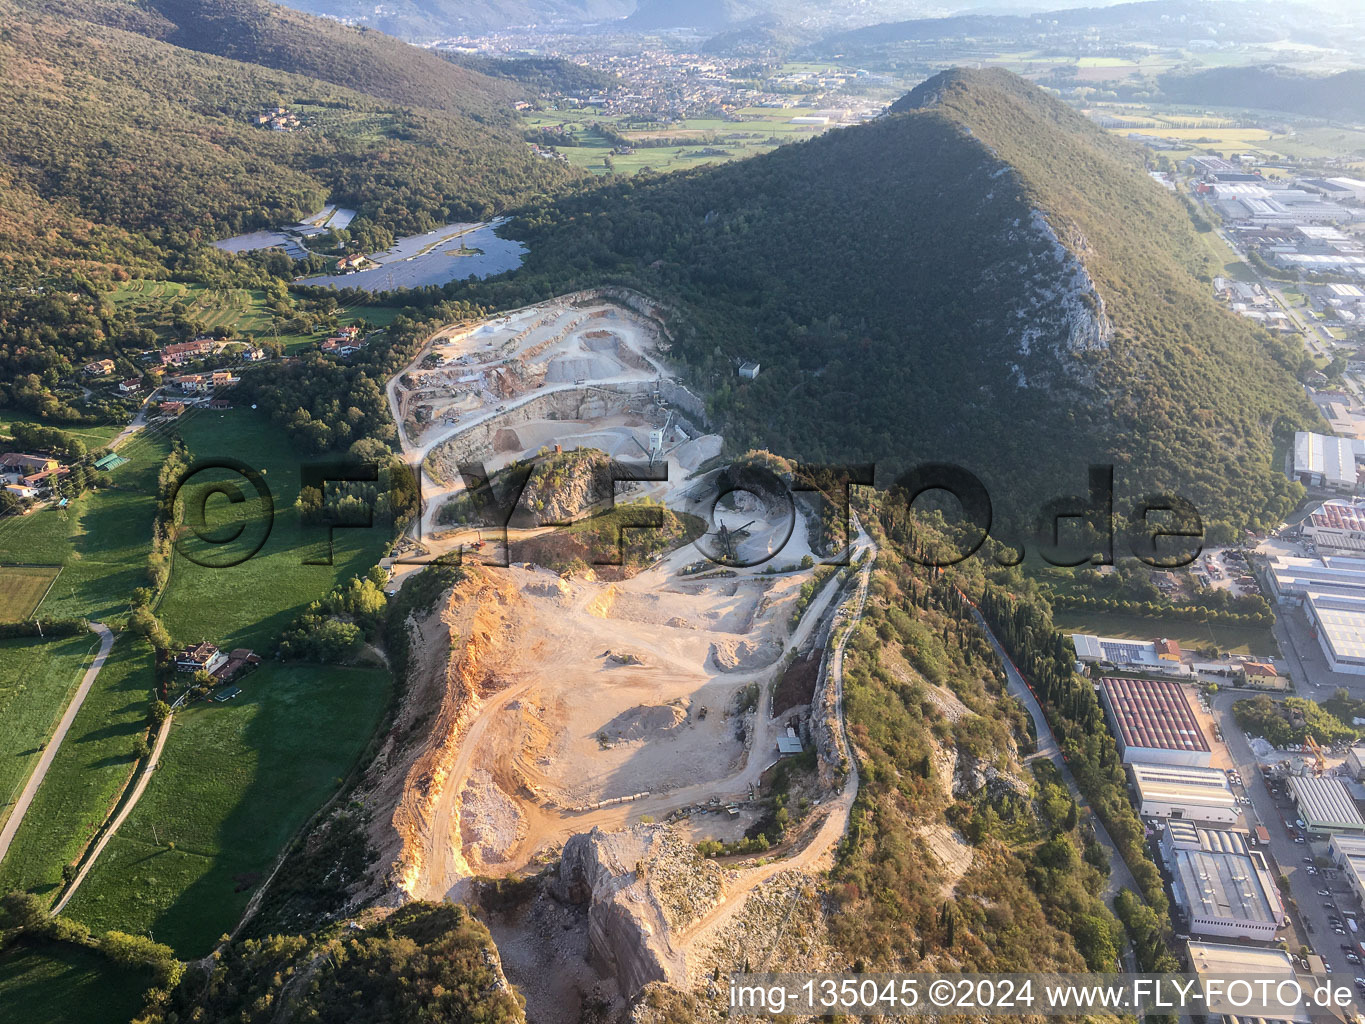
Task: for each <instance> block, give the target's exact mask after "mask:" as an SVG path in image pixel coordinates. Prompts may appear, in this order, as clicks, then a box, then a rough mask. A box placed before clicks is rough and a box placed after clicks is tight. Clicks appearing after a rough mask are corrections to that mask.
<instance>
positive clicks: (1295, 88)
mask: <svg viewBox="0 0 1365 1024" xmlns="http://www.w3.org/2000/svg"><path fill="white" fill-rule="evenodd" d="M1159 84H1160V86H1161V92H1162V94H1163V95H1164V96H1165V97H1166V98H1167V99H1168V100H1170V101H1171V102H1173V103H1190V104H1195V105H1207V106H1211V107H1248V108H1251V109H1255V110H1283V111H1285V112H1286V113H1291V114H1306V115H1309V116H1316V117H1329V118H1342V119H1344V120H1356V121H1358V120H1361V119H1365V70H1354V71H1342V72H1339V73H1337V74H1335V75H1306V74H1303V73H1302V72H1298V71H1293V70H1291V69H1289V68H1282V67H1273V66H1264V67H1252V68H1210V69H1209V70H1207V71H1199V72H1196V73H1194V74H1188V75H1179V74H1169V75H1163V76H1162V77H1161V79H1160V80H1159Z"/></svg>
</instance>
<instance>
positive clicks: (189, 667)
mask: <svg viewBox="0 0 1365 1024" xmlns="http://www.w3.org/2000/svg"><path fill="white" fill-rule="evenodd" d="M227 661H228V656H227V655H226V654H224V653H223V652H222V651H220V650H219V649H218V648H217V647H215V646H214V645H213V644H211V643H209V642H208V641H207V640H201V641H200V642H199V643H197V644H191V645H190V646H188V647H186V648H184V649H183V650H182V651H180V653H178V654H177V655H176V656H175V670H176V671H177V672H208V673H213V672H216V671H217V670H218V669H220V668H221V667H222V666H224V665H226V664H227Z"/></svg>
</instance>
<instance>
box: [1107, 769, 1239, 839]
mask: <svg viewBox="0 0 1365 1024" xmlns="http://www.w3.org/2000/svg"><path fill="white" fill-rule="evenodd" d="M1128 770H1129V771H1130V772H1132V774H1133V785H1134V787H1135V788H1136V789H1137V796H1138V799H1137V804H1138V812H1139V813H1140V814H1141V815H1142V816H1143V817H1145V818H1165V819H1175V820H1177V821H1178V820H1181V819H1184V820H1187V821H1197V822H1204V823H1207V824H1211V825H1235V824H1236V823H1237V817H1238V814H1237V798H1236V797H1235V796H1234V795H1233V793H1232V787H1231V786H1230V785H1229V784H1228V777H1227V774H1226V773H1225V772H1223V771H1221V770H1220V769H1218V768H1200V767H1196V766H1193V765H1175V764H1143V763H1142V762H1140V761H1135V762H1132V763H1130V764H1129V765H1128Z"/></svg>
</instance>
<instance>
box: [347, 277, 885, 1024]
mask: <svg viewBox="0 0 1365 1024" xmlns="http://www.w3.org/2000/svg"><path fill="white" fill-rule="evenodd" d="M647 309H649V307H648V305H647V303H646V302H645V301H644V300H642V299H640V298H639V297H636V296H627V297H625V298H622V297H619V296H618V297H615V298H612V297H604V296H602V295H597V294H592V295H580V296H577V297H566V298H561V299H557V300H554V301H553V302H550V303H544V304H541V305H539V306H535V307H531V308H529V309H527V310H521V311H518V312H515V313H513V314H511V315H510V316H504V317H500V318H497V319H496V320H492V321H487V322H484V323H482V324H476V325H472V326H471V325H468V324H465V325H461V326H460V327H459V328H458V329H457V330H456V329H450V330H447V331H443V332H440V333H438V335H437V336H436V337H435V338H434V339H433V340H432V342H431V343H430V344H429V345H428V346H427V347H426V348H425V349H424V350H423V352H422V353H420V354H419V356H418V358H417V360H416V361H415V362H414V364H413V365H412V366H410V367H409V368H408V369H406V370H405V371H403V372H402V373H401V374H399V375H398V376H397V377H395V378H394V380H393V381H392V382H391V383H390V389H389V396H390V400H391V402H393V403H394V405H395V410H396V418H397V419H398V422H400V423H402V424H403V425H404V428H403V444H404V450H405V455H406V457H407V458H408V460H409V461H410V462H411V463H412V464H413V465H414V467H420V469H421V472H422V474H423V481H424V510H423V514H422V516H421V519H420V521H419V522H418V523H416V524H414V527H413V530H412V532H411V534H410V535H409V536H408V537H406V538H405V539H404V541H403V543H402V544H401V545H400V549H399V554H400V555H401V553H402V552H403V551H407V552H408V553H415V552H420V553H421V554H423V555H430V556H435V555H439V554H443V553H447V552H452V551H455V550H457V549H458V550H460V551H461V552H462V554H463V559H462V562H463V564H462V568H461V571H460V578H459V581H458V582H456V583H455V585H454V586H453V587H452V588H451V589H450V590H449V591H448V592H446V593H445V594H443V595H442V596H441V597H440V599H439V600H438V601H437V602H436V604H435V605H434V606H433V607H432V608H430V609H429V610H428V611H426V612H425V613H423V614H420V615H417V614H414V616H413V617H412V619H411V620H410V622H409V630H410V635H411V637H412V642H413V643H412V655H413V656H412V659H411V663H410V667H409V673H408V674H409V681H408V688H407V690H406V695H405V698H404V701H403V706H402V709H401V711H400V713H399V721H398V723H397V727H396V728H395V730H394V733H395V735H396V736H399V737H402V739H401V740H393V741H391V742H390V744H389V745H388V746H387V747H386V748H385V749H384V750H383V751H381V753H380V756H379V757H378V758H377V759H376V761H375V764H374V765H373V766H372V768H371V769H370V785H371V799H373V800H374V801H375V803H376V805H377V806H380V807H383V808H385V810H384V811H383V812H382V813H381V814H379V815H376V817H375V819H374V821H373V823H372V826H371V837H370V838H371V843H372V845H373V847H374V848H375V849H376V850H377V851H379V854H380V857H381V861H382V863H383V864H384V865H385V866H386V872H385V884H386V886H387V887H388V895H389V897H390V898H391V899H392V900H394V901H398V902H402V901H406V900H410V899H425V900H436V901H439V900H452V901H457V902H476V901H477V900H478V899H479V898H480V894H481V893H486V892H487V891H488V887H489V886H490V885H498V884H501V883H500V881H499V880H505V881H506V882H507V884H508V885H510V886H512V889H510V890H508V891H515V892H519V893H520V894H521V895H520V897H519V899H518V900H517V901H515V906H509V907H507V908H504V912H502V913H498V914H494V915H493V916H492V917H491V919H490V922H489V924H490V928H491V929H492V930H493V933H494V937H495V939H496V940H497V943H498V947H499V949H500V950H502V955H503V957H504V961H505V967H506V970H507V972H508V976H509V977H510V978H511V979H512V981H513V982H514V983H515V984H517V985H518V987H519V989H520V990H521V991H522V992H523V993H524V994H525V996H526V998H527V1000H528V1014H529V1015H530V1019H532V1020H535V1021H547V1022H554V1021H559V1020H564V1021H570V1020H574V1021H576V1020H579V1019H580V1016H581V1013H582V1011H583V1008H584V1007H585V1006H588V1005H593V1006H601V1007H603V1008H604V1013H605V1014H606V1015H605V1016H603V1017H602V1019H603V1020H608V1019H625V1018H624V1017H623V1016H622V1014H624V1013H626V1011H627V1008H628V1007H629V1006H630V1005H631V1002H632V1000H634V999H635V998H636V997H637V996H638V995H639V994H640V992H641V991H642V990H644V989H645V988H646V987H647V986H649V985H651V984H654V983H657V982H666V983H668V984H670V985H673V986H676V987H678V988H681V989H683V990H688V989H693V988H696V987H697V986H704V985H705V984H707V978H708V975H707V969H708V967H707V965H708V964H713V962H714V961H713V960H712V959H711V958H712V957H713V955H715V954H714V951H715V950H716V949H718V948H720V947H722V946H726V944H727V943H728V944H729V946H727V947H726V948H729V947H734V946H736V944H737V943H738V946H743V944H744V940H743V938H742V936H741V935H740V932H741V931H742V929H743V927H744V926H743V925H742V923H741V922H742V921H744V920H746V919H747V916H748V915H749V914H750V913H751V910H752V908H750V909H746V908H749V904H750V902H751V900H752V899H755V898H759V899H762V898H771V895H772V892H773V891H774V890H773V886H774V885H777V886H779V888H781V891H784V892H785V891H787V890H788V889H790V890H791V891H793V892H797V891H799V892H803V893H809V892H810V891H812V890H811V883H810V880H809V878H808V877H807V876H806V874H805V873H806V872H814V871H817V870H819V869H820V868H821V867H822V866H827V865H828V863H829V857H830V856H831V851H832V849H833V847H834V845H835V844H836V843H837V842H838V840H839V838H840V837H841V836H842V834H843V832H844V829H845V827H846V825H847V821H848V813H849V810H850V808H851V806H852V801H853V797H854V795H855V794H856V790H857V775H856V770H855V769H854V768H853V764H852V759H851V758H850V757H849V756H848V745H847V739H846V737H845V735H844V726H843V721H842V707H841V691H840V687H841V675H840V665H841V658H842V645H843V642H844V637H845V636H846V635H847V632H848V630H849V628H850V626H851V625H853V624H856V620H857V616H858V615H859V614H860V613H861V608H862V604H863V601H864V599H865V596H866V588H867V581H868V575H869V573H870V571H871V560H872V559H871V556H872V555H873V554H874V553H875V552H874V550H873V547H872V544H871V540H870V538H868V537H867V535H866V534H865V533H863V531H862V530H861V528H858V529H857V530H856V535H855V538H854V540H853V543H852V544H851V545H848V546H847V548H844V546H843V545H837V547H838V548H841V549H842V550H827V549H828V548H830V547H831V545H830V543H829V539H828V538H827V537H822V536H821V535H820V531H819V528H818V524H819V515H818V509H813V508H812V506H813V505H815V504H817V503H818V501H819V500H820V499H818V498H817V499H812V500H811V501H807V502H805V503H793V504H791V507H787V506H785V505H783V503H782V501H780V500H779V499H778V496H777V489H772V488H764V487H757V486H753V485H749V484H745V483H744V480H745V479H747V478H745V477H743V475H742V474H741V476H739V477H735V476H734V474H733V471H732V470H730V469H728V468H726V467H721V466H718V465H717V463H718V460H717V458H716V457H717V456H718V455H719V454H720V452H721V450H722V439H721V438H720V437H718V436H716V435H715V434H712V433H709V432H708V431H707V430H706V426H705V421H704V419H703V418H702V412H703V409H702V407H701V406H700V405H699V404H695V403H693V402H692V401H691V400H690V395H688V394H687V393H686V392H685V391H683V390H682V389H680V388H678V387H677V386H676V385H674V384H673V383H672V381H671V379H670V378H669V377H668V375H667V371H666V364H665V363H664V355H665V353H666V351H667V347H668V343H667V337H666V335H665V334H664V332H663V330H662V327H661V325H660V324H659V323H658V322H657V321H655V320H651V319H650V318H649V317H648V315H647V314H646V313H644V312H642V310H647ZM604 335H605V336H604ZM433 357H434V358H433ZM423 367H427V368H426V369H423ZM575 454H576V455H577V456H582V458H577V457H573V458H571V456H573V455H575ZM628 457H629V458H633V459H635V460H638V461H640V462H645V463H647V464H650V463H652V464H654V465H657V466H658V467H659V468H660V469H661V470H664V469H666V472H661V474H660V478H659V479H656V480H651V481H648V482H638V483H630V484H617V485H616V488H617V493H616V494H615V495H614V496H613V497H614V500H615V502H616V503H618V504H619V503H622V502H626V501H632V500H635V499H638V498H644V497H648V498H650V499H652V500H653V501H656V502H658V503H659V504H661V505H663V506H665V507H666V508H667V509H668V510H670V511H671V512H675V513H676V514H677V515H679V516H681V517H685V518H687V520H688V522H689V523H693V524H700V525H699V526H697V527H696V529H694V530H693V531H692V532H691V533H688V534H687V535H686V536H684V537H680V538H678V539H677V540H676V541H675V542H674V543H673V545H672V546H670V547H667V548H665V549H662V550H659V551H657V552H654V553H652V554H650V555H649V556H648V557H646V558H642V559H640V560H638V561H637V562H633V563H632V564H630V565H628V566H625V567H621V568H617V569H613V570H610V571H608V570H605V569H601V568H598V567H595V566H591V565H582V564H580V563H575V564H574V565H572V566H570V567H567V568H566V567H565V566H562V565H545V564H539V563H538V562H537V561H535V560H532V559H530V558H526V559H522V558H520V557H519V556H518V554H517V553H518V551H525V550H529V549H527V548H525V547H519V545H524V544H526V543H529V542H531V541H537V540H541V539H543V538H544V537H545V536H546V535H547V534H549V533H551V532H552V531H554V530H556V529H561V528H562V527H563V522H564V520H565V518H566V517H567V519H568V520H569V521H571V522H572V521H579V520H586V519H588V518H589V517H591V516H592V515H593V513H594V512H597V511H600V508H599V503H598V502H597V501H596V500H595V499H594V498H593V497H592V496H590V495H588V494H587V493H586V492H587V491H588V490H590V488H589V487H588V486H587V484H586V483H584V482H583V481H584V480H586V479H588V477H589V476H590V475H591V474H590V473H588V472H587V471H586V470H584V471H583V472H578V473H575V472H571V471H570V470H572V469H574V467H576V466H579V464H580V463H584V464H587V463H593V462H594V460H596V461H599V462H600V461H602V460H606V459H610V458H616V459H624V458H628ZM537 458H539V459H541V460H542V461H543V460H546V459H548V460H550V461H549V463H548V464H550V465H554V466H556V467H558V469H557V471H556V475H553V476H552V477H551V478H550V479H551V480H553V481H555V482H556V486H557V487H558V490H557V491H556V490H552V489H550V488H549V486H548V485H547V484H546V483H545V481H543V480H542V481H541V482H540V483H539V484H538V485H537V487H536V488H534V489H533V488H531V487H529V486H528V489H527V490H526V491H525V492H524V494H525V495H533V498H531V499H528V502H529V503H530V504H533V505H535V506H536V508H535V509H527V508H525V507H523V508H519V509H518V510H517V518H514V519H513V520H512V522H513V523H515V524H518V525H515V526H512V527H509V528H508V529H507V531H506V535H507V547H506V549H505V550H502V551H495V550H493V549H492V546H485V545H483V544H482V542H479V543H478V546H477V547H472V546H471V544H470V538H469V534H470V532H471V531H470V529H469V528H468V526H467V525H466V524H459V525H455V526H453V527H449V528H447V527H446V526H445V525H443V524H442V523H441V521H440V519H441V517H440V514H439V510H440V509H441V508H442V507H443V506H444V505H445V504H447V503H449V502H452V501H458V500H459V499H460V496H461V494H462V492H463V491H464V489H465V483H464V481H463V480H462V478H461V474H460V472H459V466H461V465H462V464H467V463H469V462H471V461H477V462H480V463H482V464H483V466H484V467H485V469H486V470H487V472H488V474H489V476H490V478H491V479H496V474H498V472H499V471H501V470H504V469H506V468H507V467H508V466H511V465H513V464H514V463H522V462H526V461H534V460H535V459H537ZM727 474H729V475H728V476H727ZM769 475H770V476H771V474H769ZM736 479H738V480H739V483H738V484H736V483H735V482H734V480H736ZM718 480H730V481H731V483H730V484H729V486H730V487H732V488H737V489H733V490H732V491H731V493H729V494H726V495H725V497H724V498H723V500H719V501H717V500H716V499H715V495H716V494H717V493H719V492H721V491H724V490H725V487H724V486H722V485H721V483H718ZM428 482H429V485H430V490H429V491H426V490H425V488H426V487H427V485H428ZM744 488H749V489H747V490H746V489H744ZM547 519H548V521H546V520H547ZM854 524H855V525H856V519H855V520H854ZM478 532H479V533H480V536H482V532H481V531H478ZM535 550H537V551H540V550H544V549H543V548H537V549H535ZM724 554H729V555H733V556H734V557H733V558H728V559H727V558H724V557H719V556H720V555H724ZM820 563H827V564H820ZM390 564H391V567H392V571H393V574H394V584H393V586H402V585H403V584H404V582H405V581H406V580H409V579H411V578H412V576H413V574H415V573H417V572H420V571H421V568H422V566H421V565H420V564H403V563H402V561H401V558H399V559H395V560H394V561H392V562H391V563H390ZM780 681H781V683H782V685H781V686H780V687H779V682H780ZM779 693H780V694H781V698H780V702H777V701H776V698H777V695H778V694H779ZM787 759H789V763H788V760H787ZM775 779H780V780H781V785H782V786H784V787H790V792H791V793H793V794H795V795H796V798H797V800H798V802H799V808H800V810H799V811H798V812H797V816H798V819H799V820H798V821H797V823H796V824H794V825H793V826H792V827H790V828H787V829H786V831H785V833H782V840H781V842H780V844H779V845H778V846H775V847H773V848H771V849H769V848H768V841H767V840H766V838H764V839H763V840H762V843H761V846H755V845H753V844H754V843H755V842H756V840H755V839H754V838H753V837H754V836H755V835H757V834H758V833H759V832H761V830H762V829H763V828H764V827H765V824H764V823H765V821H770V819H769V818H765V814H767V815H770V814H771V809H770V806H769V805H770V804H771V800H770V799H765V798H766V797H768V796H770V792H771V790H772V787H773V786H774V780H775ZM793 806H796V804H794V805H793ZM767 827H768V831H770V832H772V833H773V835H774V836H777V835H779V833H778V832H775V831H773V830H772V828H771V826H770V825H769V826H767ZM699 843H700V844H705V845H708V846H710V845H714V846H715V847H716V848H720V847H721V845H722V844H732V847H733V850H732V851H731V847H726V848H725V850H723V851H722V853H723V854H724V855H723V856H721V857H719V858H717V859H709V858H708V857H706V856H704V855H703V853H702V852H700V851H699V848H698V846H697V844H699ZM746 843H747V844H748V845H745V844H746ZM759 849H761V850H762V851H763V852H764V853H765V856H764V857H762V858H761V859H759V858H756V857H754V856H752V854H753V853H754V852H756V851H758V850H759ZM518 887H520V888H518ZM527 887H529V889H528V888H527ZM782 887H785V888H782ZM498 891H503V890H498ZM763 894H767V895H766V896H764V895H763ZM778 905H781V900H779V901H778ZM757 906H758V905H757V904H755V907H757ZM790 913H791V911H790V908H788V910H787V914H788V915H789V914H790ZM765 920H768V919H767V918H765ZM769 925H771V920H769ZM737 930H739V931H737ZM547 965H548V966H547Z"/></svg>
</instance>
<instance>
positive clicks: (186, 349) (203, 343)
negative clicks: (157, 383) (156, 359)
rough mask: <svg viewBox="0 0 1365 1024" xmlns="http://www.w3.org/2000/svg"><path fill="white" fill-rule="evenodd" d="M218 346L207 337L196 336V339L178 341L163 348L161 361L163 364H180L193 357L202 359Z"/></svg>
mask: <svg viewBox="0 0 1365 1024" xmlns="http://www.w3.org/2000/svg"><path fill="white" fill-rule="evenodd" d="M216 348H217V346H215V345H214V343H213V342H212V341H210V340H209V339H207V338H196V339H195V340H194V341H178V342H175V343H173V344H170V345H167V346H166V347H165V348H163V349H162V350H161V362H162V364H163V365H167V364H174V365H176V366H179V365H180V364H181V363H187V362H189V361H190V360H191V359H202V358H204V357H205V356H207V355H212V354H213V353H214V351H216Z"/></svg>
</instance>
